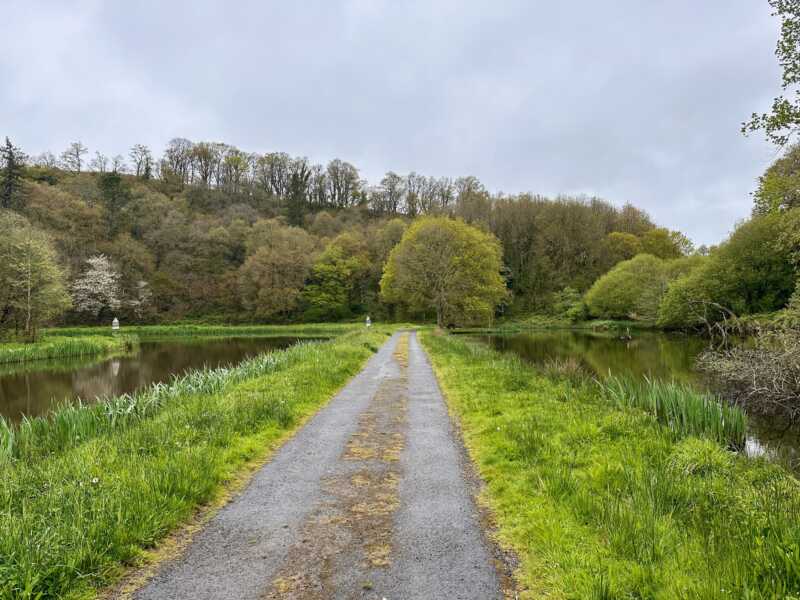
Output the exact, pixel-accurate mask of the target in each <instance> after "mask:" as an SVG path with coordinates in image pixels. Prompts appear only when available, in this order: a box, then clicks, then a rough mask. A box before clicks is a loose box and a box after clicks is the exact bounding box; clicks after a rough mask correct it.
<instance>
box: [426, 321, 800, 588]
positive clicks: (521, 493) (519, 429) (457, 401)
mask: <svg viewBox="0 0 800 600" xmlns="http://www.w3.org/2000/svg"><path fill="white" fill-rule="evenodd" d="M422 341H423V343H424V345H425V347H426V348H427V349H428V351H429V353H430V355H431V358H432V361H433V363H434V368H435V370H436V372H437V374H438V376H439V381H440V383H441V385H442V388H443V390H444V392H445V394H446V396H447V398H448V401H449V403H450V406H451V410H452V411H453V413H454V414H455V415H456V416H457V418H458V419H459V421H460V422H461V426H462V430H463V433H464V439H465V441H466V444H467V446H468V448H469V451H470V454H471V457H472V459H473V460H474V462H475V464H476V465H477V467H478V469H479V471H480V474H481V475H482V477H483V478H484V480H485V481H486V488H485V491H484V495H485V499H486V500H487V501H488V503H489V505H490V506H491V508H492V509H493V511H494V513H495V516H496V520H497V523H498V526H499V537H500V539H501V542H503V543H504V544H506V545H508V546H510V547H512V548H514V549H515V550H516V552H517V554H518V555H519V557H520V561H521V562H520V566H519V571H518V578H519V580H520V581H521V582H522V583H523V586H524V588H525V591H524V592H523V597H527V598H539V597H547V598H575V599H583V598H620V599H622V598H631V599H633V598H653V599H664V600H667V599H670V600H671V599H675V598H677V599H687V600H688V599H694V598H699V599H723V598H737V599H740V598H749V599H755V598H791V597H792V596H798V594H800V484H798V482H797V480H796V479H794V478H793V477H792V476H791V475H790V474H788V472H786V471H785V470H783V469H782V468H780V467H779V466H777V465H774V464H770V463H769V462H767V461H766V460H765V459H749V458H747V457H745V456H743V455H740V454H737V453H735V452H732V451H730V450H728V449H727V448H726V447H725V446H724V445H721V444H720V443H718V442H717V441H715V439H714V438H715V436H714V435H711V437H707V431H706V430H703V431H701V435H700V436H697V435H693V434H692V433H691V427H689V428H686V427H673V428H670V427H668V426H664V425H663V424H661V423H660V422H659V419H658V418H657V417H656V416H654V414H651V413H650V411H649V409H648V410H641V409H639V408H635V407H629V406H628V404H629V402H627V401H621V402H620V405H619V406H618V405H617V403H616V402H615V401H613V400H612V399H611V398H609V396H608V395H607V393H606V392H604V391H603V390H602V389H601V388H600V387H598V386H597V385H596V384H595V383H593V382H591V381H589V380H588V379H587V380H580V379H579V378H576V377H566V376H559V375H558V373H557V372H555V371H554V372H550V373H549V374H547V375H546V374H544V373H543V372H541V371H537V370H536V369H535V368H534V367H532V366H530V365H527V364H525V363H523V362H522V361H520V360H519V359H518V358H517V357H515V356H511V355H506V354H500V353H498V352H496V351H493V350H492V349H490V348H488V347H486V346H484V345H481V344H476V343H474V342H469V341H468V340H465V339H463V338H459V337H458V336H436V335H434V334H432V333H425V334H423V335H422ZM637 393H638V391H637ZM654 393H656V392H654ZM676 393H677V392H676ZM657 394H665V395H669V394H672V392H671V391H670V392H668V391H664V390H661V391H659V392H657ZM662 401H664V400H663V399H662ZM667 402H668V401H667ZM668 421H669V419H668Z"/></svg>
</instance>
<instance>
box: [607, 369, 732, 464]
mask: <svg viewBox="0 0 800 600" xmlns="http://www.w3.org/2000/svg"><path fill="white" fill-rule="evenodd" d="M599 386H600V389H601V390H602V392H603V395H604V396H605V397H606V398H607V399H609V400H610V401H611V402H613V403H614V404H615V405H616V406H619V407H623V406H627V407H633V408H639V409H642V410H644V411H647V412H648V413H650V414H651V415H653V416H654V417H655V418H656V419H657V420H658V422H659V423H661V424H662V425H666V426H667V427H668V428H669V429H671V430H672V431H674V432H675V433H677V434H678V435H681V436H684V435H696V436H700V437H707V438H710V439H712V440H714V441H716V442H718V443H720V444H723V445H725V446H728V447H730V448H734V449H741V448H743V447H744V443H745V436H746V431H747V418H746V417H745V414H744V412H743V411H742V410H741V409H740V408H739V407H737V406H731V405H729V404H726V403H725V402H724V401H723V400H721V399H720V398H718V397H716V396H713V395H711V394H707V393H701V392H698V391H696V390H694V389H692V388H690V387H688V386H687V385H684V384H680V383H676V382H670V381H659V380H651V379H648V378H646V377H645V378H642V379H634V378H631V377H618V376H610V377H608V378H606V379H605V380H603V381H601V382H599Z"/></svg>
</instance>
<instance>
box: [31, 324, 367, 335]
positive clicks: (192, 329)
mask: <svg viewBox="0 0 800 600" xmlns="http://www.w3.org/2000/svg"><path fill="white" fill-rule="evenodd" d="M362 329H364V325H363V323H307V324H296V325H203V324H194V323H176V324H174V325H128V326H123V327H122V331H123V332H125V333H132V334H135V335H137V336H139V337H140V338H163V337H184V336H200V337H247V336H291V337H333V336H336V335H341V334H343V333H347V332H350V331H359V330H362ZM47 331H48V333H49V334H52V335H58V336H86V335H101V336H103V335H104V336H107V335H110V333H111V328H110V327H106V326H103V327H58V328H54V329H49V330H47Z"/></svg>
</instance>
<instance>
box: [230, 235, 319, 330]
mask: <svg viewBox="0 0 800 600" xmlns="http://www.w3.org/2000/svg"><path fill="white" fill-rule="evenodd" d="M247 246H248V252H249V256H248V257H247V259H246V260H245V262H244V264H243V265H242V266H241V268H240V269H239V290H240V293H241V297H242V304H243V306H244V307H245V308H246V309H247V310H248V311H250V312H251V314H253V315H254V316H255V317H257V318H275V317H283V318H286V317H288V316H289V315H290V314H291V312H292V311H293V310H294V309H295V307H296V306H297V301H298V299H299V297H300V292H301V291H302V289H303V285H304V284H305V281H306V278H307V277H308V274H309V272H310V269H311V264H312V262H313V260H314V251H315V243H314V239H313V238H312V237H311V236H310V235H309V234H308V233H306V232H305V231H304V230H302V229H300V228H299V227H286V226H284V225H281V224H280V223H279V222H277V221H274V220H273V221H259V222H258V223H256V224H255V225H254V226H253V231H252V233H251V235H250V238H249V240H248V244H247Z"/></svg>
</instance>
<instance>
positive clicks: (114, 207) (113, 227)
mask: <svg viewBox="0 0 800 600" xmlns="http://www.w3.org/2000/svg"><path fill="white" fill-rule="evenodd" d="M97 187H98V189H99V190H100V194H101V196H102V199H103V202H104V203H105V206H106V222H107V226H108V233H109V237H114V236H115V235H117V234H118V233H119V232H120V231H121V230H122V228H123V227H124V218H125V213H124V212H123V211H124V209H125V207H126V206H127V205H128V203H129V202H130V201H131V191H130V186H129V185H128V182H127V181H125V180H124V179H123V178H122V176H121V175H120V174H119V173H116V172H111V173H101V174H100V177H99V178H98V182H97Z"/></svg>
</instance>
